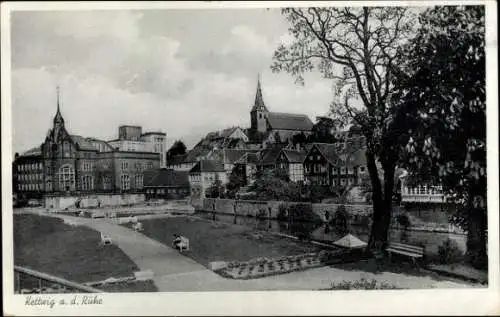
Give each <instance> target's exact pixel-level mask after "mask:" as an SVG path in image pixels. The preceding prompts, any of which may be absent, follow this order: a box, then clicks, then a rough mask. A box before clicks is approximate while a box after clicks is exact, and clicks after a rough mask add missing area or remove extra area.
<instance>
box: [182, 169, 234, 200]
mask: <svg viewBox="0 0 500 317" xmlns="http://www.w3.org/2000/svg"><path fill="white" fill-rule="evenodd" d="M217 181H220V183H221V184H222V185H223V184H226V183H227V181H228V178H227V174H226V171H225V170H224V164H222V163H221V162H219V161H214V160H201V161H199V162H197V163H196V164H195V166H194V167H193V168H192V169H191V170H190V171H189V186H190V189H191V198H193V199H197V198H206V193H207V190H208V189H209V188H210V187H211V186H213V185H214V184H215V183H216V182H217Z"/></svg>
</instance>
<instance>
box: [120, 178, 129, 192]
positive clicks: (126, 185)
mask: <svg viewBox="0 0 500 317" xmlns="http://www.w3.org/2000/svg"><path fill="white" fill-rule="evenodd" d="M121 187H122V190H128V189H130V177H129V176H128V175H127V174H125V175H122V176H121Z"/></svg>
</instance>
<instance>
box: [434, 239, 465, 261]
mask: <svg viewBox="0 0 500 317" xmlns="http://www.w3.org/2000/svg"><path fill="white" fill-rule="evenodd" d="M438 256H439V262H441V263H442V264H450V263H455V262H458V261H459V260H460V259H461V258H462V251H460V248H459V247H458V243H457V242H456V241H454V240H451V239H450V238H448V239H447V240H446V241H445V242H443V244H441V245H440V246H439V247H438Z"/></svg>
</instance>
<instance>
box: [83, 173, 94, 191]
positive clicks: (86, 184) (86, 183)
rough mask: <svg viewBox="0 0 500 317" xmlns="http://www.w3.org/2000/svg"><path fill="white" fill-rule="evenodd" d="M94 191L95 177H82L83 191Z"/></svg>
mask: <svg viewBox="0 0 500 317" xmlns="http://www.w3.org/2000/svg"><path fill="white" fill-rule="evenodd" d="M92 189H94V177H92V176H91V175H84V176H82V190H92Z"/></svg>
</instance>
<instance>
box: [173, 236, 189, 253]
mask: <svg viewBox="0 0 500 317" xmlns="http://www.w3.org/2000/svg"><path fill="white" fill-rule="evenodd" d="M174 246H175V247H176V248H178V249H179V251H180V252H182V250H185V251H189V239H188V238H186V237H180V242H178V243H177V244H175V242H174Z"/></svg>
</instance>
